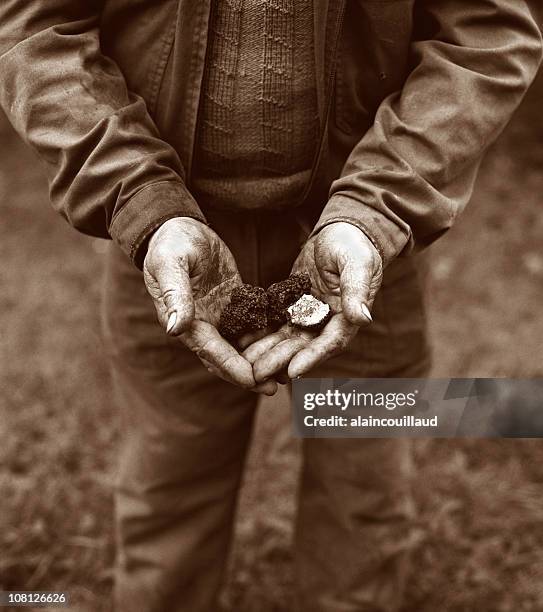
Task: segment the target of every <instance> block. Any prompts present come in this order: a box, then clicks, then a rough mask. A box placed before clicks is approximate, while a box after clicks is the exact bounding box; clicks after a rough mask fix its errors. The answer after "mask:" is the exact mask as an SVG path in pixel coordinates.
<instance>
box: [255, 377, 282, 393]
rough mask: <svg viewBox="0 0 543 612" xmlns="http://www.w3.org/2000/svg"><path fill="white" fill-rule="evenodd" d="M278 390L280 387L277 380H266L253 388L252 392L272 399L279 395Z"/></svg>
mask: <svg viewBox="0 0 543 612" xmlns="http://www.w3.org/2000/svg"><path fill="white" fill-rule="evenodd" d="M277 389H278V386H277V383H276V382H275V380H265V381H264V382H262V383H259V384H257V385H256V387H253V388H252V389H251V391H253V392H254V393H260V394H262V395H268V396H270V397H271V396H272V395H275V394H276V393H277Z"/></svg>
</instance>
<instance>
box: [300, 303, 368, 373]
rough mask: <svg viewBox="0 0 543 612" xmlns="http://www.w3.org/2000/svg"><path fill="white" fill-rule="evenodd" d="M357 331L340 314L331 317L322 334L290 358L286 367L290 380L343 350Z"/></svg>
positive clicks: (356, 328)
mask: <svg viewBox="0 0 543 612" xmlns="http://www.w3.org/2000/svg"><path fill="white" fill-rule="evenodd" d="M357 331H358V327H357V326H356V325H352V324H351V323H349V321H348V320H347V319H346V317H345V316H343V315H342V314H337V315H335V316H334V317H332V318H331V319H330V322H329V323H328V324H327V325H326V327H325V328H324V329H323V331H322V333H321V334H320V335H319V336H317V337H316V338H315V339H314V340H312V341H311V342H310V343H309V344H308V345H307V346H306V347H305V348H303V349H302V350H301V351H300V352H299V353H298V354H296V355H295V356H294V357H293V358H292V361H291V362H290V365H289V366H288V375H289V376H290V378H297V377H298V376H302V374H305V373H306V372H308V371H309V370H311V369H312V368H314V367H315V366H316V365H317V364H319V363H321V362H323V361H326V360H327V359H329V358H330V357H332V356H333V355H336V354H337V353H340V352H341V351H343V350H345V348H347V346H348V344H349V343H350V341H351V340H352V339H353V338H354V337H355V336H356V333H357Z"/></svg>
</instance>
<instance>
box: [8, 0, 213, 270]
mask: <svg viewBox="0 0 543 612" xmlns="http://www.w3.org/2000/svg"><path fill="white" fill-rule="evenodd" d="M99 17H100V2H99V1H98V0H87V1H85V2H84V1H83V0H26V1H24V2H23V1H21V0H2V2H0V103H1V105H2V107H3V108H4V110H5V112H6V114H7V116H8V118H9V120H10V121H11V123H12V124H13V126H14V127H15V129H16V130H17V131H18V133H19V134H20V135H21V136H22V137H23V139H24V140H25V141H26V142H27V143H29V144H30V145H31V147H33V148H34V149H35V150H36V151H37V153H38V154H39V156H40V157H41V158H42V159H43V160H44V161H45V163H46V166H47V170H48V176H49V187H50V196H51V201H52V203H53V206H54V207H55V209H56V210H58V211H59V212H60V213H61V214H62V215H63V216H64V217H65V218H66V219H67V220H68V221H69V222H70V223H71V224H72V225H73V226H74V227H75V228H77V229H78V230H80V231H82V232H84V233H86V234H90V235H93V236H99V237H103V238H108V237H111V238H113V239H114V240H116V241H117V242H118V243H119V244H120V246H121V247H122V249H123V250H124V251H125V252H126V253H127V254H128V255H129V256H130V257H131V258H132V259H133V261H134V262H135V263H136V264H137V265H138V266H141V264H142V261H141V260H142V255H143V249H142V247H143V245H144V244H145V242H146V239H147V238H148V236H149V235H150V234H151V233H152V231H153V230H154V229H156V228H157V227H158V226H159V225H160V224H161V223H163V222H164V221H165V220H166V219H169V218H172V217H176V216H191V217H194V218H196V219H199V220H201V221H204V222H205V218H204V217H203V214H202V212H201V211H200V209H199V207H198V205H197V204H196V202H195V201H194V199H193V198H192V196H191V195H190V193H189V192H188V191H187V188H186V187H185V184H184V174H183V168H182V166H181V162H180V160H179V158H178V156H177V154H176V152H175V151H174V149H173V148H172V147H171V146H169V145H168V144H167V143H166V142H164V141H163V140H162V139H161V138H160V135H159V134H158V131H157V128H156V126H155V125H154V123H153V121H152V119H151V117H150V116H149V114H148V112H147V108H146V105H145V103H144V101H143V100H142V99H141V98H140V97H138V96H136V95H134V94H132V93H131V92H130V91H128V90H127V86H126V83H125V80H124V78H123V75H122V74H121V72H120V70H119V68H118V67H117V66H116V65H115V63H113V62H112V61H111V60H110V59H108V58H107V57H105V56H104V55H102V54H101V52H100V32H99Z"/></svg>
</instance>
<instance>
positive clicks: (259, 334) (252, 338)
mask: <svg viewBox="0 0 543 612" xmlns="http://www.w3.org/2000/svg"><path fill="white" fill-rule="evenodd" d="M270 333H271V330H270V328H269V327H265V328H264V329H259V330H258V331H255V332H250V333H248V334H243V336H241V337H240V338H238V346H239V348H240V349H241V350H242V351H243V350H244V349H246V348H247V347H248V346H250V345H251V344H253V343H255V342H257V341H258V340H260V339H261V338H264V337H265V336H267V335H269V334H270Z"/></svg>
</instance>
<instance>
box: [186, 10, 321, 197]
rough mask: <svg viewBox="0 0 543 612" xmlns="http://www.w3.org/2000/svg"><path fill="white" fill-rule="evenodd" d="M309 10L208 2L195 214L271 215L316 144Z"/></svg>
mask: <svg viewBox="0 0 543 612" xmlns="http://www.w3.org/2000/svg"><path fill="white" fill-rule="evenodd" d="M312 2H313V0H213V10H212V17H211V19H212V21H211V28H210V37H209V42H208V51H207V59H206V70H205V75H204V83H203V90H202V91H203V93H202V97H201V100H200V109H199V122H198V132H197V138H196V147H195V156H194V165H193V172H192V189H193V193H194V195H195V196H196V198H197V200H198V201H199V203H200V204H201V205H202V206H204V207H214V208H223V209H228V208H231V207H235V208H240V207H242V208H249V209H256V208H260V207H264V206H266V207H270V206H272V207H273V206H276V207H280V206H282V205H283V203H284V202H289V201H292V200H293V199H295V198H297V197H299V196H300V195H301V193H302V192H303V189H304V186H305V185H306V183H307V181H308V180H309V176H310V173H311V166H312V162H313V156H314V153H315V148H316V142H317V137H318V114H317V99H316V82H315V61H314V47H313V3H312Z"/></svg>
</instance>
